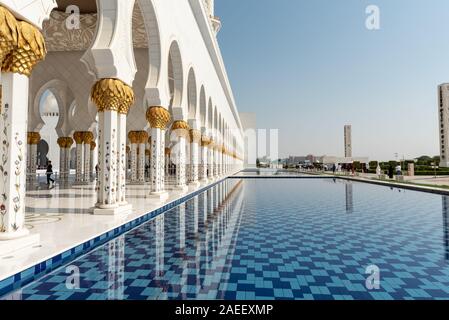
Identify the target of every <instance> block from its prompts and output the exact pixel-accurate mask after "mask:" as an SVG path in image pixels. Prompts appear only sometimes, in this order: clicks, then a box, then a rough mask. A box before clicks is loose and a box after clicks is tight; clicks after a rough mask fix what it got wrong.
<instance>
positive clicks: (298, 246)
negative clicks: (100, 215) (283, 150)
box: [4, 179, 449, 300]
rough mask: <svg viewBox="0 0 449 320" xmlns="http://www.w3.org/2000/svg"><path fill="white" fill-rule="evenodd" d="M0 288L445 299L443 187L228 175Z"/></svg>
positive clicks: (105, 295) (133, 295) (125, 294)
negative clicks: (48, 268) (37, 275)
mask: <svg viewBox="0 0 449 320" xmlns="http://www.w3.org/2000/svg"><path fill="white" fill-rule="evenodd" d="M373 270H374V271H373ZM372 272H374V274H373V273H372ZM377 280H378V281H377ZM4 298H6V299H24V300H37V299H39V300H40V299H76V300H85V299H86V300H87V299H89V300H95V299H139V300H140V299H251V300H252V299H307V300H315V299H332V300H334V299H337V300H348V299H382V300H385V299H449V197H446V196H441V195H435V194H430V193H429V194H428V193H421V192H415V191H406V190H401V189H394V188H393V189H391V188H388V187H383V186H376V185H371V184H365V183H356V182H348V181H344V180H340V179H228V180H226V181H225V182H223V183H221V184H219V185H217V186H215V187H214V188H212V189H209V190H208V191H207V192H205V193H203V194H200V195H199V196H197V197H195V198H193V199H191V200H189V201H188V202H186V203H184V204H182V205H180V206H178V207H176V208H174V209H172V210H170V211H167V212H166V213H165V214H163V215H160V216H158V217H156V218H155V219H154V220H152V221H150V222H148V223H146V224H144V225H142V226H140V227H138V228H136V229H134V230H132V231H130V232H128V233H127V234H124V235H122V236H120V237H118V238H116V239H114V240H112V241H110V242H108V243H107V244H105V245H103V246H102V247H99V248H98V249H96V250H94V251H92V252H90V253H88V254H86V255H84V256H82V257H80V258H79V259H77V260H76V261H73V262H72V263H71V264H70V265H66V266H63V267H62V268H59V269H58V270H56V271H54V272H53V273H51V274H49V275H47V276H45V277H43V278H41V279H40V280H37V281H35V282H33V283H31V284H30V285H28V286H26V287H24V288H22V289H20V290H18V291H16V292H13V293H11V294H9V295H8V296H6V297H4Z"/></svg>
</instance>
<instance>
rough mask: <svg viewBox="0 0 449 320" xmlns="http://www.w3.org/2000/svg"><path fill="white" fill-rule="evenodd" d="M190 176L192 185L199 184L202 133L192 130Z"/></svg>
mask: <svg viewBox="0 0 449 320" xmlns="http://www.w3.org/2000/svg"><path fill="white" fill-rule="evenodd" d="M190 141H191V142H190V174H191V178H190V179H191V183H192V184H198V183H199V182H198V180H199V163H200V160H199V144H200V142H201V132H200V131H198V130H190Z"/></svg>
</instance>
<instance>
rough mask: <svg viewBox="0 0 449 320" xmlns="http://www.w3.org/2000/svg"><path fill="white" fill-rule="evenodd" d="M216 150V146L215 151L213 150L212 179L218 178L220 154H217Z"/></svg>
mask: <svg viewBox="0 0 449 320" xmlns="http://www.w3.org/2000/svg"><path fill="white" fill-rule="evenodd" d="M218 148H219V147H218V145H217V146H215V149H214V177H215V178H218V176H219V173H218V168H219V161H220V157H219V156H220V154H219V152H218Z"/></svg>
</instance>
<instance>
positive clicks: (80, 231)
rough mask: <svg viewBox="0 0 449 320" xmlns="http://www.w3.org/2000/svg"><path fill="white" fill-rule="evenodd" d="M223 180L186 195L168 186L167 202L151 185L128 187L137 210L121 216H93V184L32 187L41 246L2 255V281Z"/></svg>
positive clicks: (31, 210)
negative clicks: (154, 193) (156, 197)
mask: <svg viewBox="0 0 449 320" xmlns="http://www.w3.org/2000/svg"><path fill="white" fill-rule="evenodd" d="M219 180H220V178H218V179H216V180H209V181H208V182H207V183H202V184H200V185H199V186H191V185H190V186H189V187H188V190H187V191H186V192H181V191H176V190H172V189H173V188H171V187H170V186H167V190H169V198H168V199H167V200H166V201H164V202H158V201H155V200H154V199H150V197H149V186H148V185H128V186H127V200H128V202H129V203H130V204H132V206H133V209H132V212H131V213H129V214H126V215H118V216H99V215H93V214H92V208H93V206H94V204H95V202H96V192H95V185H94V184H93V183H92V184H89V185H84V186H75V185H70V186H63V185H58V184H56V186H55V187H54V188H51V189H49V188H47V186H46V185H44V184H41V185H40V187H39V188H30V189H32V190H30V191H28V192H27V198H26V205H27V207H26V213H27V215H26V226H27V228H28V229H29V230H30V232H31V233H37V234H39V235H40V243H39V245H37V246H34V247H32V248H26V249H23V250H19V251H16V252H14V253H13V254H10V255H5V256H1V257H0V281H1V280H4V279H6V278H8V277H10V276H12V275H14V274H16V273H18V272H21V271H23V270H26V269H28V268H30V267H32V266H34V265H36V264H37V263H40V262H42V261H45V260H47V259H50V258H51V257H54V256H55V255H58V254H60V253H62V252H65V251H67V250H68V249H70V248H73V247H75V246H78V245H80V244H82V243H84V242H86V241H88V240H90V239H93V238H95V237H97V236H99V235H102V234H104V233H106V232H108V231H110V230H113V229H115V228H117V227H119V226H121V225H123V224H126V223H128V222H130V221H133V220H135V219H137V218H139V217H141V216H143V215H145V214H146V213H148V212H150V211H153V210H156V209H158V208H160V207H162V206H164V205H165V204H167V203H170V202H172V201H175V200H177V199H179V198H181V197H184V196H186V195H188V194H189V193H192V192H194V191H196V190H198V189H200V188H204V187H207V186H208V185H210V184H213V183H215V182H217V181H219ZM168 184H169V185H171V183H170V182H169V183H168Z"/></svg>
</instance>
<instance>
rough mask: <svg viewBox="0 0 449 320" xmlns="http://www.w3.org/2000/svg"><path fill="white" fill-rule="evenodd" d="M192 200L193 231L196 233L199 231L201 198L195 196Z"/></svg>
mask: <svg viewBox="0 0 449 320" xmlns="http://www.w3.org/2000/svg"><path fill="white" fill-rule="evenodd" d="M191 201H193V203H192V204H193V232H194V233H195V234H196V233H198V222H199V217H198V214H199V210H198V204H199V198H198V197H194V198H193V199H192V200H191Z"/></svg>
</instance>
